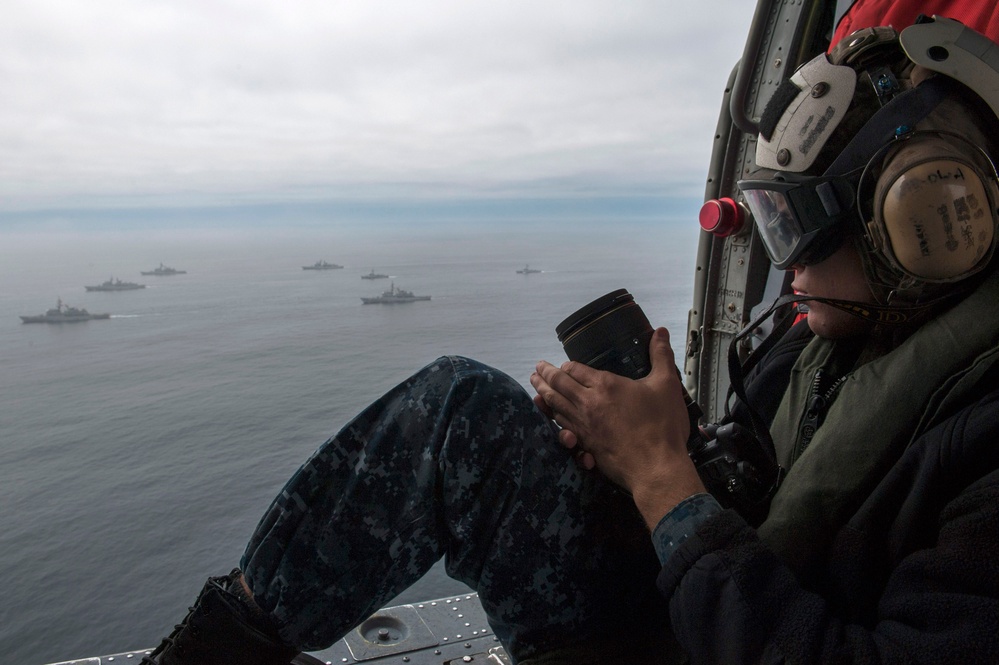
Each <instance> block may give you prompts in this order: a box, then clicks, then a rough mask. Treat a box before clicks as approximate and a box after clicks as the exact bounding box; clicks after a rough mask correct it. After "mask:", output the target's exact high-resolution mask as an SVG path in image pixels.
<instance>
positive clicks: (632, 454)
mask: <svg viewBox="0 0 999 665" xmlns="http://www.w3.org/2000/svg"><path fill="white" fill-rule="evenodd" d="M649 354H650V357H651V360H652V371H651V372H650V373H649V375H648V376H646V377H645V378H642V379H639V380H637V381H636V380H632V379H627V378H625V377H621V376H618V375H616V374H612V373H610V372H602V371H599V370H595V369H593V368H591V367H587V366H586V365H584V364H582V363H578V362H567V363H564V364H563V365H562V366H561V367H560V368H559V367H555V366H554V365H551V364H550V363H547V362H544V361H541V362H539V363H538V365H537V369H536V371H535V373H534V374H532V375H531V385H532V386H534V389H535V390H536V391H537V393H538V395H537V396H536V397H535V403H536V404H538V406H539V408H541V409H542V410H543V411H544V412H545V413H547V414H548V415H549V416H550V417H552V418H553V419H554V420H555V423H556V424H557V425H558V426H559V427H561V428H562V431H561V432H560V433H559V441H560V442H561V444H562V445H563V446H565V447H567V448H570V449H574V450H576V451H579V450H584V451H585V452H583V453H579V454H577V459H579V460H580V462H581V463H582V464H583V466H585V467H587V468H591V467H593V466H594V465H595V466H596V467H597V468H598V469H600V471H602V472H603V473H604V474H605V475H606V476H607V477H608V478H610V479H611V480H612V481H614V482H615V483H617V484H619V485H621V486H622V487H624V488H625V489H627V490H628V491H630V492H631V493H632V496H633V497H634V499H635V503H636V505H638V507H639V510H641V511H642V514H643V516H645V518H646V522H647V523H649V524H650V526H655V524H656V523H658V521H659V519H660V518H661V517H662V516H663V515H664V514H665V513H666V512H668V510H669V509H670V508H672V507H673V506H674V505H676V504H677V503H679V502H680V501H682V500H683V499H684V498H686V497H688V496H690V495H691V494H695V493H697V492H703V491H704V486H703V484H702V483H701V481H700V478H699V477H698V476H697V471H696V470H695V469H694V465H693V463H692V462H691V461H690V458H689V457H688V455H687V447H686V444H687V437H688V435H689V433H690V421H689V418H688V416H687V409H686V405H685V404H684V401H683V393H682V389H681V386H680V380H679V377H678V376H677V373H676V365H675V364H674V357H673V350H672V348H671V347H670V344H669V333H668V332H667V331H666V329H665V328H659V329H657V330H656V332H655V334H654V335H653V336H652V341H651V343H650V345H649Z"/></svg>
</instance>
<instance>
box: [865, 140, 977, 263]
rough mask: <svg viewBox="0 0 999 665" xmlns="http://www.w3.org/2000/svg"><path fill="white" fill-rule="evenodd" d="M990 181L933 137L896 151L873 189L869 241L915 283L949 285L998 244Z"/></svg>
mask: <svg viewBox="0 0 999 665" xmlns="http://www.w3.org/2000/svg"><path fill="white" fill-rule="evenodd" d="M987 188H989V189H993V188H994V185H993V184H992V183H991V182H990V179H989V178H988V177H987V176H983V174H982V172H981V171H980V170H979V168H978V167H977V166H975V165H974V164H973V163H972V162H971V161H969V160H968V158H967V157H965V156H964V153H962V151H959V150H957V149H955V148H954V146H952V145H951V144H950V143H948V142H947V141H944V140H942V139H941V138H939V137H933V138H929V139H925V140H916V141H912V142H911V143H907V144H905V145H903V146H902V147H900V148H899V149H898V150H897V151H896V152H894V153H893V154H892V155H891V156H890V158H889V159H888V161H887V162H886V164H885V167H884V169H883V170H882V173H881V176H880V177H879V178H878V182H877V185H876V186H875V192H874V211H873V227H874V228H872V229H870V230H869V232H868V233H869V240H870V242H871V243H872V244H873V245H874V247H875V248H876V249H877V250H879V252H880V253H881V254H883V255H884V258H885V259H886V260H887V261H888V263H889V264H890V265H892V266H893V267H895V268H896V269H898V270H900V271H901V272H903V273H904V274H906V275H908V276H910V277H914V278H916V279H917V280H921V281H927V282H950V281H957V280H960V279H964V278H965V277H968V276H970V275H972V274H974V273H975V272H977V271H978V270H980V269H981V268H983V267H984V266H985V264H986V263H987V262H988V259H989V258H990V257H991V255H992V252H993V250H994V246H995V242H996V230H995V227H996V219H995V210H994V209H993V205H994V201H995V199H994V192H993V191H988V190H987Z"/></svg>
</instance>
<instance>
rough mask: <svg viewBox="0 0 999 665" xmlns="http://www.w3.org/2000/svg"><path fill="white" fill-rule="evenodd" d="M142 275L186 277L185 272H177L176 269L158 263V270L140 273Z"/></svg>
mask: <svg viewBox="0 0 999 665" xmlns="http://www.w3.org/2000/svg"><path fill="white" fill-rule="evenodd" d="M140 272H142V274H143V275H186V274H187V271H186V270H177V269H176V268H170V267H168V266H165V265H163V264H162V263H160V266H159V267H158V268H153V269H152V270H149V271H140Z"/></svg>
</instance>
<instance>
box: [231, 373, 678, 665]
mask: <svg viewBox="0 0 999 665" xmlns="http://www.w3.org/2000/svg"><path fill="white" fill-rule="evenodd" d="M556 434H557V430H556V429H555V426H554V424H553V423H551V421H550V420H549V419H548V418H546V417H545V416H544V415H543V414H542V413H541V412H540V411H539V410H538V409H537V408H536V407H535V406H534V404H533V402H532V400H531V398H530V396H529V395H528V394H527V393H526V392H525V391H524V390H523V389H522V388H521V387H520V385H519V384H517V383H516V382H515V381H514V380H513V379H511V378H510V377H508V376H506V375H505V374H503V373H501V372H499V371H497V370H495V369H492V368H489V367H486V366H484V365H482V364H479V363H477V362H475V361H472V360H469V359H467V358H461V357H445V358H440V359H438V360H437V361H435V362H434V363H432V364H430V365H428V366H427V367H425V368H424V369H423V370H421V371H419V372H418V373H417V374H415V375H414V376H412V377H411V378H410V379H408V380H406V381H404V382H403V383H401V384H399V385H398V386H397V387H395V388H394V389H392V390H391V391H389V392H388V393H387V394H386V395H384V396H383V397H382V398H380V399H379V400H378V401H376V402H375V403H374V404H372V405H371V406H369V407H368V408H367V409H365V410H364V411H363V412H362V413H361V414H360V415H358V416H357V417H356V418H354V420H352V421H351V422H350V423H348V424H347V426H346V427H344V428H343V429H342V430H341V431H340V432H339V433H338V434H337V435H336V436H334V437H333V438H331V439H330V440H328V441H327V442H326V443H324V444H323V445H322V446H321V447H320V448H319V449H318V450H317V451H316V453H315V454H313V456H312V457H311V458H310V459H309V460H308V461H307V462H306V463H305V464H304V465H303V466H302V467H301V468H300V469H299V470H298V471H297V472H296V473H295V475H294V476H293V477H292V478H291V479H290V480H289V482H288V484H287V485H286V486H285V488H284V489H283V490H282V491H281V493H280V494H279V495H278V496H277V498H276V499H275V500H274V502H273V503H272V504H271V506H270V508H269V509H268V511H267V512H266V513H265V515H264V517H263V519H262V520H261V522H260V524H259V525H258V527H257V529H256V531H255V533H254V534H253V537H252V539H251V540H250V543H249V545H248V546H247V549H246V552H245V554H244V555H243V560H242V565H241V568H242V570H243V571H244V576H245V578H246V580H247V582H248V583H249V585H250V588H251V589H252V591H253V594H254V597H255V599H256V601H257V603H258V604H259V605H260V607H261V608H262V609H263V610H265V611H266V612H268V613H270V614H271V615H272V616H273V617H274V619H275V620H276V621H277V623H278V624H279V626H280V631H281V637H282V638H283V639H284V640H285V641H286V642H288V643H289V644H292V645H295V646H297V647H299V648H301V649H303V650H315V649H321V648H325V647H326V646H328V645H330V644H332V643H333V642H334V641H336V640H337V639H339V638H340V637H342V636H343V635H344V634H345V633H346V632H348V631H349V630H350V629H352V628H353V627H354V626H356V625H357V624H359V623H360V622H361V621H363V620H364V619H365V618H367V617H368V616H369V615H370V614H372V613H373V612H374V611H376V610H377V609H378V608H379V607H381V606H382V605H384V604H385V603H386V602H388V601H389V600H391V599H392V598H393V597H395V596H396V595H397V594H398V593H399V592H401V591H402V590H403V589H405V588H406V587H407V586H409V585H410V584H412V583H413V582H415V581H416V580H417V579H419V578H420V577H421V576H422V575H423V574H424V573H425V572H426V571H427V570H428V569H429V568H430V567H431V566H432V565H433V564H434V563H435V562H436V561H437V560H439V559H440V558H441V557H442V556H443V557H445V562H446V569H447V572H448V574H449V575H451V576H452V577H454V578H455V579H458V580H461V581H463V582H465V583H466V584H468V585H469V586H470V587H472V588H473V589H475V590H476V591H478V593H479V595H480V599H481V601H482V604H483V606H484V608H485V610H486V613H487V614H488V616H489V618H490V624H491V625H492V628H493V630H494V632H495V633H496V635H497V636H498V637H499V638H500V640H501V641H502V642H503V644H504V645H505V646H506V647H507V649H508V651H509V652H510V653H511V654H512V655H514V656H515V657H516V658H517V659H518V660H519V659H522V658H526V657H532V656H536V655H538V654H541V653H545V652H548V651H550V650H552V649H559V648H563V647H565V646H566V645H567V644H577V643H579V641H580V640H587V639H597V640H600V639H604V638H605V637H611V636H616V637H617V639H618V640H619V639H620V636H621V635H622V633H621V631H625V633H627V634H631V635H632V636H634V634H635V631H636V630H641V627H642V625H643V622H652V623H655V624H657V627H656V629H654V632H655V633H656V634H658V633H661V632H662V631H661V625H662V624H661V623H660V617H661V616H664V608H663V607H662V605H663V602H662V601H661V599H660V598H659V596H658V595H657V593H656V592H655V577H656V574H657V573H658V571H659V564H658V560H657V558H656V555H655V552H654V550H653V547H652V544H651V540H650V538H649V534H648V532H647V530H646V528H645V525H644V524H643V523H642V520H641V517H640V516H639V514H638V512H637V511H636V509H635V507H634V505H633V503H632V501H631V498H630V497H629V496H628V495H627V494H626V493H624V492H623V491H621V490H620V489H619V488H617V487H616V486H614V485H612V484H610V483H609V482H608V481H606V480H605V479H603V477H602V476H601V475H600V474H598V473H595V472H586V471H583V470H581V469H579V468H578V467H577V466H576V465H575V463H574V462H573V461H572V458H571V455H570V454H569V453H568V452H567V451H565V450H564V449H563V448H562V447H561V446H560V445H559V444H558V441H557V438H556Z"/></svg>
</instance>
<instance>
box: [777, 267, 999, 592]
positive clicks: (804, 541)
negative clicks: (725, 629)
mask: <svg viewBox="0 0 999 665" xmlns="http://www.w3.org/2000/svg"><path fill="white" fill-rule="evenodd" d="M843 346H844V343H843V342H837V341H834V340H825V339H820V338H815V339H813V340H812V341H811V342H810V343H809V344H808V346H806V347H805V349H804V351H802V353H801V355H800V356H799V357H798V359H797V362H796V363H795V365H794V368H793V369H792V371H791V380H790V382H789V384H788V388H787V390H786V392H785V393H784V398H783V401H782V402H781V404H780V407H779V408H778V410H777V414H776V416H775V418H774V423H773V425H772V427H771V433H772V435H773V439H774V443H775V445H776V447H777V456H778V459H779V461H780V462H781V465H782V466H784V468H785V469H789V471H788V474H787V477H786V478H785V480H784V482H783V484H782V485H781V488H780V489H779V490H778V492H777V494H776V495H775V496H774V500H773V504H772V506H771V508H770V513H769V515H768V517H767V519H766V521H765V522H764V523H763V524H762V525H761V526H760V528H759V530H758V531H759V534H760V537H761V538H762V539H763V540H764V541H765V542H767V543H768V544H769V545H770V546H771V547H772V548H773V549H774V550H775V551H776V552H777V553H778V555H780V556H781V558H782V559H783V560H784V561H786V562H787V563H788V564H789V565H790V566H791V567H792V568H793V569H794V570H795V571H796V572H797V573H798V575H799V577H800V578H802V579H807V578H809V577H810V576H811V575H812V574H814V573H815V572H816V570H819V569H820V568H819V567H820V565H821V564H822V562H823V561H824V559H825V557H826V556H827V554H828V550H829V545H830V543H831V541H832V538H833V536H834V534H835V533H836V532H837V531H838V530H839V528H840V527H842V526H843V525H844V524H845V523H846V522H847V521H848V520H849V518H850V517H851V516H852V515H853V514H854V513H855V512H856V510H857V509H858V508H859V507H860V505H861V504H862V503H863V501H864V500H865V499H866V498H867V497H868V495H869V494H870V493H871V491H873V489H874V488H875V487H876V485H877V484H878V483H879V482H880V481H881V479H882V478H883V477H884V475H885V474H886V473H887V472H888V470H889V469H890V468H891V467H892V465H894V464H895V462H896V461H897V460H898V459H899V457H900V455H901V454H902V452H903V451H904V450H905V448H906V447H907V446H908V445H909V444H910V443H911V442H912V441H913V440H914V439H915V438H916V437H917V436H919V435H920V434H922V433H924V432H926V431H927V430H928V429H929V428H931V427H932V426H934V425H935V424H937V423H939V422H940V421H941V420H942V419H944V418H945V417H946V416H947V415H949V414H951V413H953V412H954V410H955V409H956V408H959V407H960V406H963V405H965V404H968V403H970V402H972V401H974V399H975V398H976V397H977V395H976V394H974V393H972V391H973V390H974V387H975V384H976V383H977V382H978V380H979V379H980V378H981V377H982V376H983V375H984V374H985V372H986V371H988V370H989V368H991V367H992V366H993V364H994V363H996V361H997V360H999V273H995V274H993V275H991V276H990V277H989V278H988V279H987V280H986V281H984V282H983V283H982V284H981V285H980V286H979V287H978V288H977V289H976V290H975V291H973V292H972V293H971V294H970V295H968V296H967V297H966V298H965V299H964V300H963V301H961V302H960V303H958V304H957V305H955V306H954V307H953V308H951V309H949V310H947V311H946V312H944V313H943V314H941V315H939V316H937V317H936V318H933V319H931V320H929V321H928V322H926V323H925V324H923V325H922V326H921V327H920V328H919V329H918V330H917V331H916V332H915V333H914V334H913V335H912V336H911V337H909V338H908V339H907V340H906V341H905V342H903V343H902V344H901V345H900V346H898V347H897V348H895V349H894V350H892V351H891V352H889V353H887V354H886V355H883V356H881V357H879V358H877V359H875V360H872V361H871V362H868V363H866V364H863V365H861V366H859V367H857V368H855V369H853V370H852V371H850V372H849V373H848V374H847V375H846V380H845V382H844V383H843V384H842V385H841V386H840V389H839V392H838V395H837V396H836V398H835V400H834V401H833V403H832V405H831V406H830V407H829V408H828V411H827V413H826V416H825V420H824V421H823V423H822V425H821V427H819V428H818V429H817V430H816V432H815V434H814V437H813V438H812V440H811V442H810V444H809V445H808V447H807V448H805V450H804V452H802V453H800V457H798V458H797V459H794V457H795V455H796V454H797V451H796V448H797V447H798V446H797V442H798V439H799V429H800V426H801V423H802V421H803V420H802V419H803V418H804V414H805V410H806V401H807V400H808V397H809V392H810V390H811V387H812V383H813V379H814V376H815V373H816V371H817V370H818V369H819V368H822V367H828V366H829V365H830V363H831V362H832V361H833V360H834V359H835V358H836V356H837V351H841V350H842V348H843Z"/></svg>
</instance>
